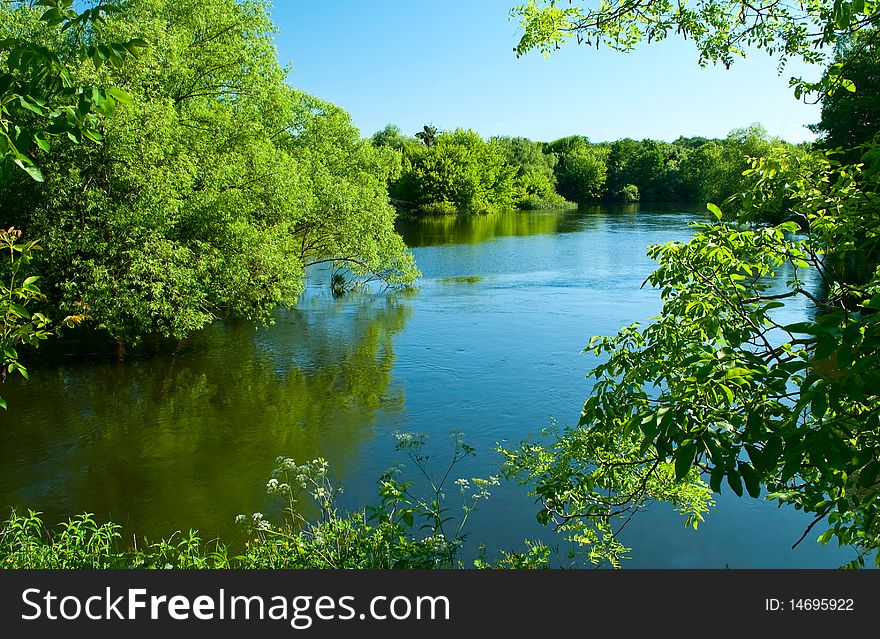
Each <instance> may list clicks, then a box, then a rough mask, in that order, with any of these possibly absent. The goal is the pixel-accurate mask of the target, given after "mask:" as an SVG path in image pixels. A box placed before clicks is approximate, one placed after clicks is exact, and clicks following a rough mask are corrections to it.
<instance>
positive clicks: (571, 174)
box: [556, 146, 608, 202]
mask: <svg viewBox="0 0 880 639" xmlns="http://www.w3.org/2000/svg"><path fill="white" fill-rule="evenodd" d="M607 172H608V170H607V167H606V165H605V158H604V154H603V153H602V152H601V151H600V150H598V149H596V148H593V147H590V146H584V147H581V148H576V149H575V150H572V151H569V152H567V153H563V154H561V155H560V156H559V161H558V163H557V165H556V179H557V183H558V187H557V188H558V190H559V194H560V195H561V196H562V197H564V198H565V199H567V200H572V201H573V202H589V201H590V200H597V199H599V198H600V197H602V194H603V193H604V190H605V179H606V176H607Z"/></svg>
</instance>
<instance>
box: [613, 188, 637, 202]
mask: <svg viewBox="0 0 880 639" xmlns="http://www.w3.org/2000/svg"><path fill="white" fill-rule="evenodd" d="M616 199H619V200H620V201H621V202H638V201H639V200H640V199H642V196H641V194H640V193H639V187H637V186H636V185H635V184H624V185H623V188H622V189H620V191H618V194H617V198H616Z"/></svg>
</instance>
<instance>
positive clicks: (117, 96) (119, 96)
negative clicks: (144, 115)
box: [106, 87, 134, 105]
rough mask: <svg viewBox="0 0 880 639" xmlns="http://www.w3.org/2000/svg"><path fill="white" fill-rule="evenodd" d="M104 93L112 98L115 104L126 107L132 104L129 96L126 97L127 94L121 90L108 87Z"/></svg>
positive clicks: (132, 101)
mask: <svg viewBox="0 0 880 639" xmlns="http://www.w3.org/2000/svg"><path fill="white" fill-rule="evenodd" d="M106 91H107V95H109V96H110V97H112V98H113V99H114V100H116V101H117V102H120V103H122V104H127V105H132V104H134V100H132V99H131V96H130V95H128V93H126V92H125V91H123V90H122V89H117V88H116V87H109V88H108V89H107V90H106Z"/></svg>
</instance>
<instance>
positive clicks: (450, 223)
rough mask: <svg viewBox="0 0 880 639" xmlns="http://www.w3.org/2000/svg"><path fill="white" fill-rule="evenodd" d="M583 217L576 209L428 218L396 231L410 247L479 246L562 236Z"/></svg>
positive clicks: (404, 223) (402, 224) (406, 223)
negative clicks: (513, 239)
mask: <svg viewBox="0 0 880 639" xmlns="http://www.w3.org/2000/svg"><path fill="white" fill-rule="evenodd" d="M581 217H582V215H581V214H580V213H579V212H578V210H577V209H567V210H564V211H504V212H501V213H486V214H484V215H440V216H426V217H422V218H419V219H416V220H406V221H403V220H402V221H400V222H398V224H397V231H398V232H399V233H400V234H401V235H402V236H403V239H404V241H405V242H406V245H407V246H409V247H410V248H415V247H419V246H437V245H443V244H479V243H480V242H485V241H488V240H491V239H493V238H496V237H510V236H526V235H540V234H549V233H559V232H562V231H561V230H560V225H564V224H565V223H566V222H567V221H568V222H572V221H575V220H578V219H580V218H581ZM572 230H574V229H572Z"/></svg>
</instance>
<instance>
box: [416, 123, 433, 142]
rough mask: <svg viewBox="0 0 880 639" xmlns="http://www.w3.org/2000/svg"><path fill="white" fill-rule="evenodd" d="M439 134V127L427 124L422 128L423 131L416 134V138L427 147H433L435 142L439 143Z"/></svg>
mask: <svg viewBox="0 0 880 639" xmlns="http://www.w3.org/2000/svg"><path fill="white" fill-rule="evenodd" d="M437 134H438V132H437V127H435V126H434V125H432V124H426V125H425V126H423V127H422V130H421V131H418V132H416V134H415V137H416V138H417V139H419V140H420V141H421V142H422V144H424V145H425V146H427V147H432V146H434V142H436V141H437Z"/></svg>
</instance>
